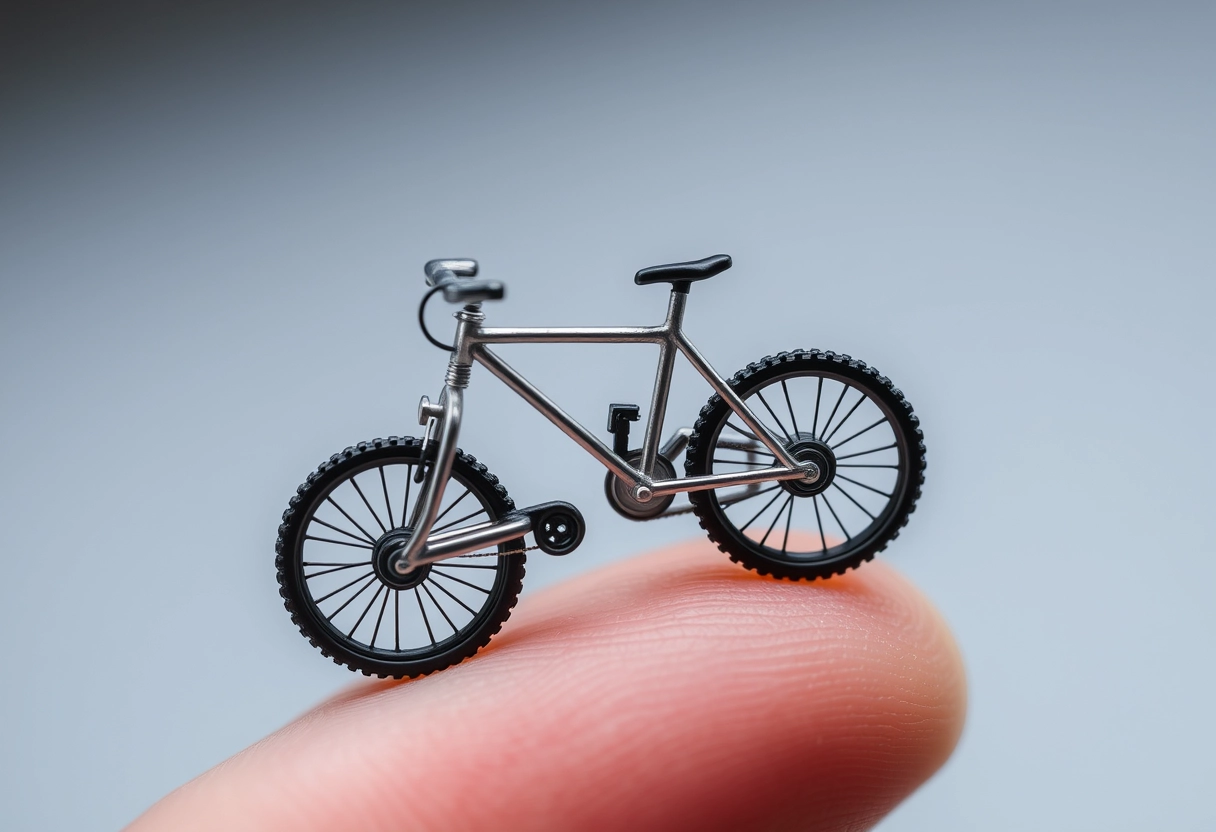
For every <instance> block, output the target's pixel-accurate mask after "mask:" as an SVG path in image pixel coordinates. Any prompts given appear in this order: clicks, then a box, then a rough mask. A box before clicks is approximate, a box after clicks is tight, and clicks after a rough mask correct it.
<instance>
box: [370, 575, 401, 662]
mask: <svg viewBox="0 0 1216 832" xmlns="http://www.w3.org/2000/svg"><path fill="white" fill-rule="evenodd" d="M394 592H395V590H392V589H389V588H388V587H385V588H384V600H383V601H381V602H380V614H379V615H377V616H376V629H374V630H372V643H371V644H369V645H368V646H369V647H371V648H372V649H373V650H375V649H376V637H377V636H379V635H380V622H381V621H383V620H384V610H385V608H386V607H387V606H388V596H390V595H392V594H393V593H394Z"/></svg>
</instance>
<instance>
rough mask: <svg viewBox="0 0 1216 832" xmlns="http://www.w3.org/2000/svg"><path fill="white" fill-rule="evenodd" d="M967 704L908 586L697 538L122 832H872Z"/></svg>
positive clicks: (214, 779) (959, 675)
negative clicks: (784, 567)
mask: <svg viewBox="0 0 1216 832" xmlns="http://www.w3.org/2000/svg"><path fill="white" fill-rule="evenodd" d="M965 703H966V692H965V682H964V675H963V670H962V664H961V661H960V658H959V654H958V651H957V649H956V647H955V644H954V642H953V640H952V638H951V636H950V634H949V632H948V630H947V629H946V627H945V625H944V623H943V622H942V620H941V618H940V617H939V616H938V614H937V613H936V612H935V611H934V610H933V608H932V607H931V606H930V605H929V603H928V602H927V601H926V600H925V599H924V598H923V596H921V595H920V594H919V592H917V591H916V590H915V589H914V588H913V587H912V586H911V585H910V584H909V583H907V581H905V580H904V579H903V578H901V577H900V576H898V575H897V574H896V573H895V572H894V571H892V570H890V569H889V568H887V567H885V566H884V565H882V564H876V563H871V564H867V565H865V566H863V567H862V568H861V569H859V570H857V571H854V572H850V573H849V574H847V575H845V576H841V577H837V578H833V579H832V580H830V581H817V582H815V583H792V582H787V581H777V580H773V579H771V578H765V577H761V576H757V575H754V574H752V573H750V572H747V571H745V570H743V569H742V568H740V567H738V566H736V565H735V564H732V563H730V562H729V561H726V559H725V557H724V556H723V555H722V554H721V553H720V552H718V551H716V550H714V549H713V548H712V547H711V546H710V545H709V544H708V543H706V542H704V541H701V542H697V543H690V544H687V545H683V546H680V547H677V548H675V549H671V550H667V551H664V552H660V553H656V554H652V555H647V556H643V557H640V558H636V559H634V560H631V561H626V562H623V563H620V564H617V565H615V566H612V567H609V568H607V569H604V570H601V571H599V572H596V573H592V574H589V575H586V576H583V577H581V578H579V579H577V580H575V581H572V582H570V583H568V584H565V585H563V586H561V587H557V588H554V589H552V590H550V591H548V592H545V593H540V594H538V595H537V596H536V597H535V598H532V599H528V600H527V601H526V602H525V603H523V604H521V605H520V607H519V609H518V610H517V611H516V612H515V614H514V615H513V616H512V618H511V620H510V621H509V622H508V623H507V625H506V626H505V627H504V631H503V632H502V633H501V634H500V635H499V636H498V637H496V638H495V640H494V641H493V643H492V644H491V645H490V647H489V648H487V649H486V650H485V651H483V652H482V653H481V654H479V655H478V656H477V657H475V658H474V659H472V660H470V661H467V662H465V663H464V664H462V665H460V666H458V667H454V668H451V669H449V670H446V671H443V672H442V673H438V674H434V675H432V676H429V677H426V678H423V679H419V680H416V681H413V682H408V683H404V684H397V683H369V684H364V685H362V686H360V687H358V688H357V689H355V690H354V691H352V692H350V693H347V694H344V695H342V696H340V697H338V698H336V699H334V700H332V701H331V702H329V703H326V704H325V705H322V706H321V707H320V708H318V709H316V710H315V711H313V712H311V713H309V714H307V715H305V716H304V717H302V718H301V719H299V720H297V721H296V722H294V723H292V724H290V725H288V726H287V727H285V728H284V729H282V730H281V731H279V732H277V733H276V734H274V735H272V736H271V737H269V738H268V739H266V740H264V741H262V742H261V743H258V744H257V745H255V746H253V747H251V748H249V749H247V750H246V751H244V752H242V753H241V754H238V755H237V756H236V757H234V758H232V759H231V760H229V761H227V762H226V763H224V764H222V765H220V766H218V767H217V768H215V769H213V770H212V771H210V772H207V773H206V774H204V775H203V776H201V777H199V778H198V779H196V780H194V781H193V782H191V783H189V784H187V785H186V786H183V787H182V788H181V789H179V790H177V791H176V792H174V793H173V794H171V795H170V796H169V797H167V798H165V799H164V800H163V801H161V802H160V803H159V804H157V805H156V806H154V807H153V808H152V809H150V810H149V811H148V812H147V813H146V814H145V815H144V816H143V817H141V818H140V819H139V820H137V821H136V822H135V824H134V825H133V826H132V827H130V828H131V829H132V830H136V831H137V832H149V830H162V829H164V830H168V829H173V830H192V829H224V830H269V829H292V830H297V832H304V831H305V830H341V829H360V830H367V831H368V832H378V831H379V830H406V829H444V830H460V829H535V830H547V829H554V830H557V829H562V830H568V829H580V830H596V829H623V828H628V829H633V830H649V829H655V830H659V829H663V830H669V829H703V830H713V829H732V830H736V829H805V830H828V829H832V830H844V829H847V830H858V829H868V828H870V827H871V826H873V825H874V824H875V823H877V822H878V820H879V819H881V818H882V817H883V816H884V815H885V814H886V813H887V812H889V811H890V810H891V809H892V808H893V807H894V806H895V805H896V804H897V803H898V802H899V801H900V800H902V799H903V798H904V797H906V796H907V795H908V794H909V793H911V792H912V791H913V790H914V789H915V788H916V787H917V786H919V785H920V784H921V783H922V782H924V781H925V780H926V779H927V778H928V777H929V776H930V775H931V774H932V773H933V772H934V771H936V770H937V769H938V767H940V766H941V764H942V763H943V762H944V761H945V760H946V758H947V757H948V756H949V755H950V752H951V751H952V750H953V748H954V746H955V743H956V742H957V740H958V736H959V733H960V731H961V730H962V724H963V715H964V711H965Z"/></svg>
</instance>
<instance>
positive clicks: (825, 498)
mask: <svg viewBox="0 0 1216 832" xmlns="http://www.w3.org/2000/svg"><path fill="white" fill-rule="evenodd" d="M819 496H820V497H823V503H824V505H826V506H827V507H828V511H830V512H832V517H835V518H836V525H837V526H840V530H841V531H842V532H844V540H845V543H848V542H849V541H851V540H852V539H853V536H852V535H850V534H849V530H848V529H846V528H845V527H844V523H841V522H840V518H839V517H837V516H836V509H834V508H832V504H831V503H830V502H829V501H828V495H827V492H826V491H825V492H823V493H822V494H820V495H819Z"/></svg>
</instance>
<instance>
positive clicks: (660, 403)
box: [639, 287, 688, 477]
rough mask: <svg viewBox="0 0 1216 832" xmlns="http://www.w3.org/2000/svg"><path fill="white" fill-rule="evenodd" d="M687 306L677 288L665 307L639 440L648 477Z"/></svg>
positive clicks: (665, 412)
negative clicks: (661, 337) (663, 336)
mask: <svg viewBox="0 0 1216 832" xmlns="http://www.w3.org/2000/svg"><path fill="white" fill-rule="evenodd" d="M687 302H688V292H687V288H686V290H685V291H683V292H681V291H680V290H679V288H678V287H676V288H673V289H672V291H671V299H670V300H669V301H668V304H667V323H666V324H664V329H666V330H667V337H666V339H665V340H664V341H663V342H662V343H661V344H659V366H658V369H657V370H656V372H655V376H654V392H653V393H652V394H651V396H650V414H649V416H648V417H647V419H646V434H645V437H644V438H643V440H642V460H641V464H640V466H639V467H640V468H641V470H642V473H643V474H645V475H646V476H648V477H650V476H653V475H654V463H655V458H656V457H657V456H658V452H659V450H658V449H659V442H660V441H661V440H662V438H663V437H662V432H663V420H664V419H665V418H666V416H667V398H668V395H669V394H670V392H671V371H672V368H674V367H675V361H676V340H675V339H676V334H677V333H678V332H679V331H680V327H681V326H682V325H683V323H684V307H685V304H686V303H687Z"/></svg>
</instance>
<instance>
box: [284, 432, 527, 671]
mask: <svg viewBox="0 0 1216 832" xmlns="http://www.w3.org/2000/svg"><path fill="white" fill-rule="evenodd" d="M421 452H422V443H421V442H420V441H419V440H417V439H413V438H410V437H403V438H398V437H390V438H388V439H377V440H375V441H374V442H361V443H359V444H358V445H356V446H354V447H351V448H347V449H346V450H345V451H343V452H342V453H340V454H335V455H334V456H332V457H330V459H329V461H328V462H326V463H324V464H323V465H321V466H320V468H318V469H317V470H316V471H315V472H314V473H313V474H312V475H311V476H310V477H309V478H308V480H307V481H306V482H305V483H304V484H303V485H302V486H300V488H299V489H298V491H297V494H296V496H295V497H293V498H292V499H291V505H290V506H289V507H288V509H287V511H286V512H285V513H284V514H283V524H282V525H281V526H280V527H279V538H278V542H277V544H276V546H275V551H276V552H277V557H276V558H275V565H276V567H277V569H278V578H279V585H280V590H279V593H280V594H281V595H282V596H283V599H284V604H285V606H286V607H287V610H288V612H290V613H291V617H292V620H293V621H294V622H295V623H296V625H297V626H298V627H299V628H300V632H302V633H303V634H304V635H305V636H306V637H307V638H308V640H309V641H311V642H312V643H313V644H314V645H315V646H316V647H318V648H320V650H321V652H323V653H324V654H325V655H327V656H329V657H331V658H332V659H333V660H334V661H335V662H338V663H340V664H345V665H346V666H347V667H349V668H351V669H352V670H359V671H362V672H363V673H365V674H367V675H369V676H370V675H376V676H382V677H384V676H392V677H394V678H398V679H399V678H402V677H404V676H419V675H422V674H424V673H431V672H432V671H435V670H440V669H442V668H445V667H448V666H450V665H453V664H456V663H458V662H460V661H462V660H463V659H465V658H467V657H469V656H471V655H473V654H474V653H476V652H477V651H478V650H479V649H480V648H481V647H483V646H485V644H486V643H487V642H489V640H490V637H491V636H492V635H493V634H494V633H496V632H498V630H499V628H501V627H502V624H503V622H504V621H506V620H507V617H508V616H509V615H510V614H511V608H512V607H513V606H514V605H515V600H516V598H517V597H518V596H519V591H520V589H521V588H522V585H523V577H524V555H523V554H510V555H500V554H499V553H500V552H514V551H516V550H522V549H523V548H524V540H523V538H517V539H515V540H511V541H508V542H506V543H502V544H499V546H498V549H497V551H495V552H490V553H488V554H485V555H480V556H477V557H459V558H452V559H449V560H445V561H440V562H438V563H433V564H428V565H425V566H422V567H419V568H418V569H415V570H414V571H413V572H411V573H410V574H408V575H405V576H402V575H398V574H397V573H396V572H395V571H394V570H393V569H392V568H391V562H392V560H393V555H394V554H396V553H397V552H398V551H399V550H400V548H401V547H402V546H404V545H405V543H406V542H407V541H408V540H409V539H410V537H411V536H412V534H413V529H412V527H411V526H410V525H409V519H410V516H411V513H412V511H413V508H414V504H415V503H416V502H417V500H418V498H419V495H420V494H421V492H422V488H421V487H420V486H417V485H414V484H413V474H414V472H415V470H416V468H417V466H418V464H419V463H420V462H421V461H422V453H421ZM514 507H515V504H514V503H513V502H512V501H511V498H510V497H509V496H507V491H506V489H505V488H503V487H502V486H501V485H500V484H499V483H498V479H497V478H496V477H495V476H494V475H493V474H491V473H490V472H489V471H487V470H486V467H485V466H484V465H482V464H480V463H479V462H477V460H475V459H474V458H473V457H471V456H469V455H468V454H465V453H461V452H458V453H457V454H456V459H455V461H454V462H453V464H452V475H451V479H450V480H449V481H448V483H447V487H446V489H445V491H444V497H443V501H442V503H441V504H440V506H439V512H438V515H437V518H436V520H435V523H434V527H433V529H432V532H442V531H453V530H457V529H460V528H464V527H466V526H472V525H475V524H478V523H484V522H486V521H487V520H497V519H499V518H500V517H502V515H504V514H506V513H507V512H508V511H511V510H512V509H514Z"/></svg>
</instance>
